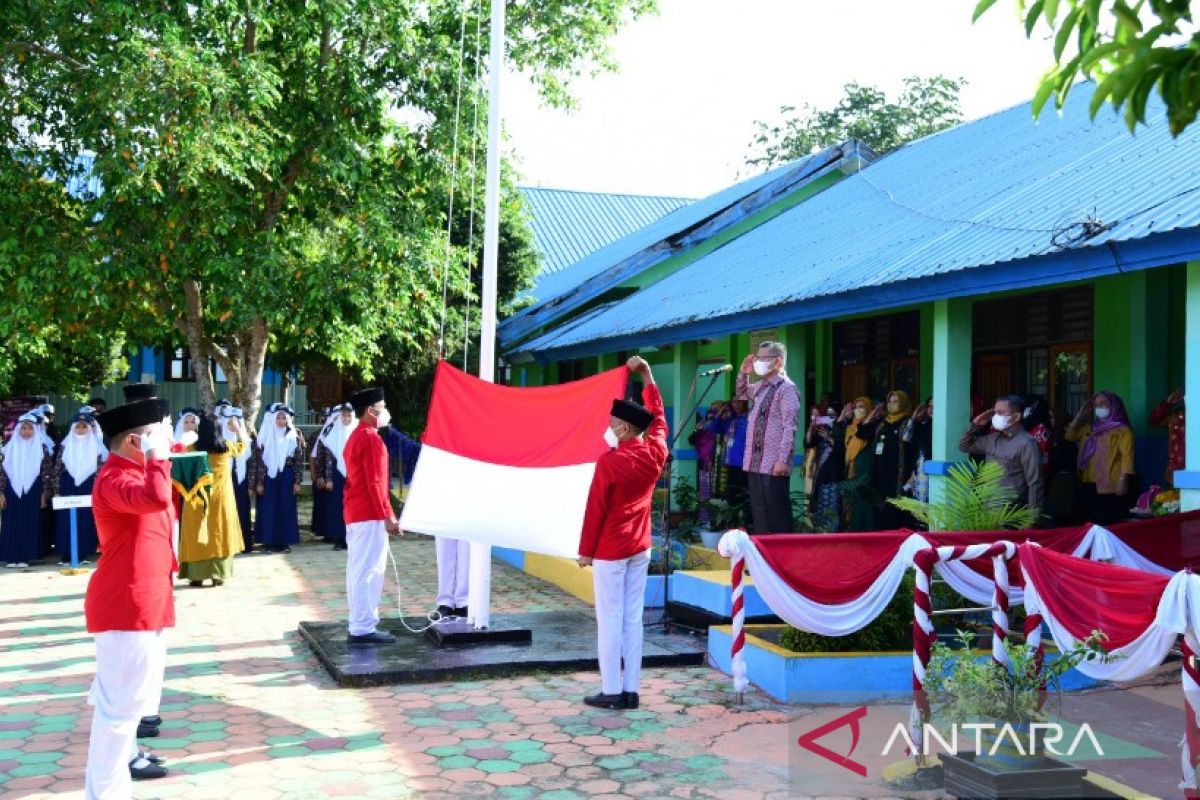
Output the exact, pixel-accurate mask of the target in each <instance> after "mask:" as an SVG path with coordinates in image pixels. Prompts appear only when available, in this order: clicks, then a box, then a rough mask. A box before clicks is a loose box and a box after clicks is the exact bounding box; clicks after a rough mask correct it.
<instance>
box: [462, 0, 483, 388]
mask: <svg viewBox="0 0 1200 800" xmlns="http://www.w3.org/2000/svg"><path fill="white" fill-rule="evenodd" d="M482 55H483V0H479V2H478V3H477V4H476V6H475V85H474V92H473V93H472V95H471V96H472V98H473V101H472V106H473V107H472V112H471V113H472V118H471V209H470V212H469V213H468V214H467V311H466V314H465V316H464V319H463V372H467V371H469V370H468V367H467V359H468V357H469V356H470V355H471V291H472V290H473V289H474V288H475V273H474V272H473V269H474V266H475V185H476V184H475V179H476V177H478V175H479V95H480V83H479V82H480V78H481V77H482V75H483V62H482V60H481V59H482Z"/></svg>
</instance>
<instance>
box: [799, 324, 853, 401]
mask: <svg viewBox="0 0 1200 800" xmlns="http://www.w3.org/2000/svg"><path fill="white" fill-rule="evenodd" d="M812 338H813V347H812V353H813V365H812V369H813V374H814V376H815V380H814V381H813V391H814V392H816V394H817V397H820V396H821V393H822V392H832V393H833V394H835V395H836V394H837V393H838V388H839V387H836V386H834V385H833V380H834V374H833V323H832V322H830V321H829V320H824V319H822V320H817V321H816V322H814V323H813V324H812ZM803 377H804V376H803V375H801V378H802V379H803ZM842 399H843V400H844V399H845V398H842Z"/></svg>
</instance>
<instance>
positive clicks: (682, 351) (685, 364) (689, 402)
mask: <svg viewBox="0 0 1200 800" xmlns="http://www.w3.org/2000/svg"><path fill="white" fill-rule="evenodd" d="M672 355H673V356H674V358H673V361H672V366H673V370H672V371H673V372H674V374H675V386H674V392H673V397H672V398H670V399H671V406H672V408H673V409H674V420H673V422H674V426H673V428H672V430H671V435H672V436H674V435H675V434H676V433H677V432H678V431H680V430H682V431H683V434H682V435H681V436H680V437H679V441H678V442H677V443H676V445H675V451H674V454H675V470H674V475H675V476H676V477H686V478H687V479H688V480H690V481H691V482H692V484H693V485H695V483H696V459H695V456H693V457H692V458H689V459H687V460H686V461H684V460H681V459H680V458H679V453H680V452H681V451H683V450H690V449H691V445H690V444H688V441H687V437H688V435H689V433H688V432H689V430H690V428H691V424H692V421H691V420H690V419H688V414H689V412H690V411H691V410H692V406H693V405H695V403H696V396H695V394H694V393H693V392H691V391H690V390H691V388H692V382H693V381H694V380H695V379H696V343H695V342H680V343H679V344H677V345H675V348H674V352H673V353H672Z"/></svg>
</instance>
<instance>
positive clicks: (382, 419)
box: [375, 408, 392, 428]
mask: <svg viewBox="0 0 1200 800" xmlns="http://www.w3.org/2000/svg"><path fill="white" fill-rule="evenodd" d="M391 421H392V415H391V413H390V412H389V411H388V410H387V409H386V408H385V409H384V410H383V411H380V412H379V413H378V414H376V415H375V427H376V428H386V427H387V426H388V423H389V422H391Z"/></svg>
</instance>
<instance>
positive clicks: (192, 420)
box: [175, 406, 200, 445]
mask: <svg viewBox="0 0 1200 800" xmlns="http://www.w3.org/2000/svg"><path fill="white" fill-rule="evenodd" d="M198 427H200V412H199V411H197V410H196V409H194V408H192V407H190V406H189V407H187V408H185V409H184V410H183V411H180V412H179V419H177V420H175V443H176V444H182V445H191V444H195V443H196V429H197V428H198ZM189 433H190V434H191V436H188V434H189ZM186 440H190V441H186Z"/></svg>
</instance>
